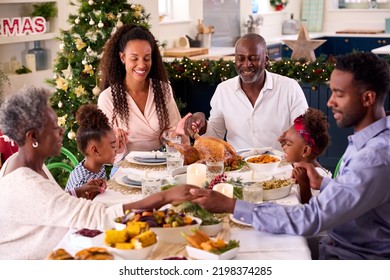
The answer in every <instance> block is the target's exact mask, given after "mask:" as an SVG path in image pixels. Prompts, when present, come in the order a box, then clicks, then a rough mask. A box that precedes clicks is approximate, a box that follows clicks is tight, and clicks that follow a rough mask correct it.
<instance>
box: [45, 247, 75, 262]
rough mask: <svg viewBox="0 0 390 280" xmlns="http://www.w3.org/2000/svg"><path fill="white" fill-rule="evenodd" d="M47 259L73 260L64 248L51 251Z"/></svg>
mask: <svg viewBox="0 0 390 280" xmlns="http://www.w3.org/2000/svg"><path fill="white" fill-rule="evenodd" d="M47 259H48V260H74V258H73V257H72V256H71V255H70V254H69V253H68V252H67V251H65V250H64V249H58V250H55V251H53V252H52V253H51V254H50V255H49V256H48V257H47Z"/></svg>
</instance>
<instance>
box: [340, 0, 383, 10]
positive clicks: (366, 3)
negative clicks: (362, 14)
mask: <svg viewBox="0 0 390 280" xmlns="http://www.w3.org/2000/svg"><path fill="white" fill-rule="evenodd" d="M339 8H345V9H376V8H378V9H390V0H339Z"/></svg>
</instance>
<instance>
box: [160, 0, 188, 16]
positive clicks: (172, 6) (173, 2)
mask: <svg viewBox="0 0 390 280" xmlns="http://www.w3.org/2000/svg"><path fill="white" fill-rule="evenodd" d="M158 13H159V16H160V21H162V20H188V19H189V4H188V0H158Z"/></svg>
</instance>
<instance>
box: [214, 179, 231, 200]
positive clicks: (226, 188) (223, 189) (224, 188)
mask: <svg viewBox="0 0 390 280" xmlns="http://www.w3.org/2000/svg"><path fill="white" fill-rule="evenodd" d="M233 189H234V187H233V185H232V184H228V183H219V184H216V185H215V186H214V187H213V190H214V191H217V192H220V193H221V194H224V195H226V196H227V197H230V198H233Z"/></svg>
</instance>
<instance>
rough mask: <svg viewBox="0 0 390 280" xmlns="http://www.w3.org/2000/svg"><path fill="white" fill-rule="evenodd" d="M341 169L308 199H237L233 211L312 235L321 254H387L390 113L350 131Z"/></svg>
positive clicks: (260, 224)
mask: <svg viewBox="0 0 390 280" xmlns="http://www.w3.org/2000/svg"><path fill="white" fill-rule="evenodd" d="M348 140H349V145H348V148H347V150H346V151H345V154H344V155H343V162H342V165H341V167H340V171H339V175H338V176H337V177H336V178H335V179H330V178H324V179H323V181H322V184H321V193H320V195H319V196H317V197H313V198H312V199H311V200H310V202H309V204H305V205H297V206H281V205H277V204H272V203H264V204H260V205H253V204H250V203H248V202H245V201H239V200H238V201H237V202H236V207H235V210H234V217H235V218H236V219H239V220H241V221H243V222H245V223H251V224H252V225H253V227H254V228H256V229H257V230H261V231H266V232H271V233H280V234H282V233H286V234H298V235H304V236H312V235H316V234H317V233H319V232H321V231H323V230H328V236H325V237H324V238H323V239H322V240H321V242H320V258H323V259H390V184H389V181H390V117H385V118H382V119H380V120H378V121H376V122H375V123H373V124H371V125H370V126H368V127H366V128H364V129H362V130H361V131H359V132H356V133H355V134H354V135H352V136H349V137H348Z"/></svg>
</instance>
